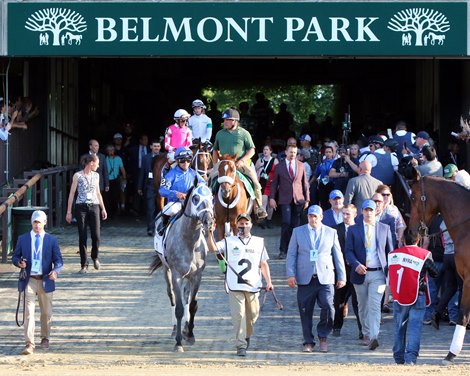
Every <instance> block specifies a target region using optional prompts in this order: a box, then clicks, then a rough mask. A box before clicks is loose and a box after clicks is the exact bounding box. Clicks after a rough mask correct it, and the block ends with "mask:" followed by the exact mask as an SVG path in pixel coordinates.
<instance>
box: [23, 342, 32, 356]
mask: <svg viewBox="0 0 470 376" xmlns="http://www.w3.org/2000/svg"><path fill="white" fill-rule="evenodd" d="M33 352H34V346H33V344H32V343H27V344H26V346H25V347H24V349H23V351H22V352H21V355H31V354H32V353H33Z"/></svg>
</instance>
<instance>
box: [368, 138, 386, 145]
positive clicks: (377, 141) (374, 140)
mask: <svg viewBox="0 0 470 376" xmlns="http://www.w3.org/2000/svg"><path fill="white" fill-rule="evenodd" d="M369 144H379V145H383V144H384V140H383V138H382V137H380V136H371V137H369Z"/></svg>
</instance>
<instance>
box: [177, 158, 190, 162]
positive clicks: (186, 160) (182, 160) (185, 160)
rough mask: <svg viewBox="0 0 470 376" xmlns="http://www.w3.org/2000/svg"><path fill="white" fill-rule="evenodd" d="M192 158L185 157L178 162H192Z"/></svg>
mask: <svg viewBox="0 0 470 376" xmlns="http://www.w3.org/2000/svg"><path fill="white" fill-rule="evenodd" d="M190 162H191V158H185V159H178V163H190Z"/></svg>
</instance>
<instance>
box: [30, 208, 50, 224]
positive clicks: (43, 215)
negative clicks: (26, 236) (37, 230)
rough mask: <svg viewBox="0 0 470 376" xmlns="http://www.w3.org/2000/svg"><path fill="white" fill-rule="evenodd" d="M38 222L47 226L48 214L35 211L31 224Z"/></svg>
mask: <svg viewBox="0 0 470 376" xmlns="http://www.w3.org/2000/svg"><path fill="white" fill-rule="evenodd" d="M36 221H38V222H42V223H44V224H45V223H46V221H47V215H46V213H44V212H43V211H42V210H35V211H34V212H33V214H32V215H31V223H34V222H36Z"/></svg>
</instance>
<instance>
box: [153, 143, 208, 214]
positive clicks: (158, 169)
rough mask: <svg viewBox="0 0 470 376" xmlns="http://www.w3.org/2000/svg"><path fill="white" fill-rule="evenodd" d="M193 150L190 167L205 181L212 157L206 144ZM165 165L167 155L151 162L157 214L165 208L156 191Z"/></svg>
mask: <svg viewBox="0 0 470 376" xmlns="http://www.w3.org/2000/svg"><path fill="white" fill-rule="evenodd" d="M191 149H192V150H193V160H192V161H191V167H192V168H193V169H194V170H196V171H197V172H198V173H199V175H201V176H202V177H203V178H204V180H207V172H208V171H209V170H210V169H211V168H212V166H213V161H212V155H211V153H210V152H209V150H208V145H207V144H195V145H193V146H192V147H191ZM166 163H167V154H166V153H164V154H161V155H159V156H157V157H156V158H155V160H154V162H153V167H152V173H153V182H154V184H155V187H157V194H156V196H155V211H156V212H157V213H159V212H160V211H161V210H162V209H163V207H164V206H165V202H164V199H163V198H162V197H160V194H159V193H158V189H159V188H160V183H161V182H162V170H163V167H164V166H165V165H166Z"/></svg>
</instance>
